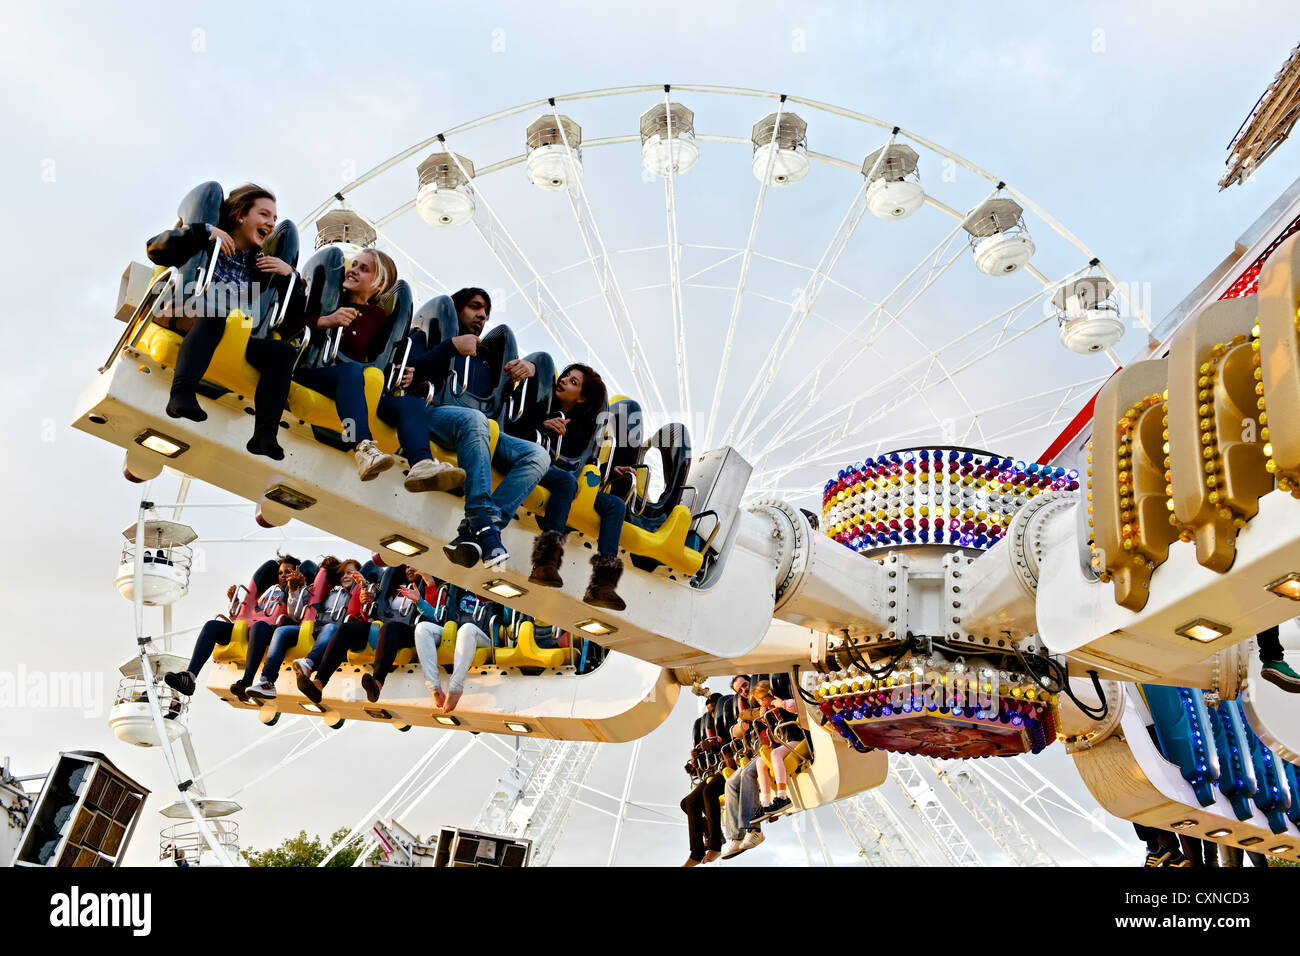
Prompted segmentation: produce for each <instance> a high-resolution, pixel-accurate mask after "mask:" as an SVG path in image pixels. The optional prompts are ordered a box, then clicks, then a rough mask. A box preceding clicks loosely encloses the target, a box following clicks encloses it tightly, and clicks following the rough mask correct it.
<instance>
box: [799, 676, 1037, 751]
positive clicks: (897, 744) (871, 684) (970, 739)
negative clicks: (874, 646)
mask: <svg viewBox="0 0 1300 956" xmlns="http://www.w3.org/2000/svg"><path fill="white" fill-rule="evenodd" d="M813 695H814V697H815V699H816V700H817V703H818V707H819V708H820V710H821V712H822V715H823V716H824V717H825V718H826V721H827V723H828V724H830V725H831V726H832V727H834V729H835V731H836V733H838V734H839V735H840V736H841V737H843V738H844V739H845V740H847V741H849V743H851V744H852V745H853V746H854V748H855V749H858V750H862V749H864V748H874V749H877V750H887V751H890V752H893V753H906V754H918V755H921V756H926V757H939V758H954V759H960V758H966V757H993V756H1006V755H1010V754H1020V753H1038V752H1039V751H1041V750H1042V749H1043V748H1045V747H1047V746H1048V745H1049V744H1051V743H1052V742H1053V741H1054V740H1056V726H1057V716H1058V714H1057V704H1056V695H1055V694H1051V693H1049V692H1047V691H1046V690H1044V689H1043V688H1042V687H1041V686H1038V685H1036V684H1035V683H1034V682H1033V681H1031V680H1027V679H1026V678H1025V677H1024V675H1022V674H1016V673H1009V672H1007V671H1003V670H999V669H996V668H992V667H983V666H982V667H972V666H967V665H965V664H963V663H960V662H952V661H948V660H947V659H945V658H943V657H940V656H938V655H935V656H931V657H907V658H904V659H903V660H902V661H901V662H900V664H899V666H898V667H897V668H896V669H895V670H894V671H893V672H892V673H891V674H890V675H889V676H887V677H885V678H883V679H880V680H876V679H872V678H869V677H867V678H864V677H855V676H850V675H848V674H843V675H839V676H833V677H832V678H831V679H828V680H826V681H824V682H823V683H822V684H821V685H820V686H819V687H817V688H816V689H815V690H814V692H813Z"/></svg>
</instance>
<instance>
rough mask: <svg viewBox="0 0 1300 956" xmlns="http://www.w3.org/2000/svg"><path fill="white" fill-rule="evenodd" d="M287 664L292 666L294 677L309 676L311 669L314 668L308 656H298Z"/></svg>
mask: <svg viewBox="0 0 1300 956" xmlns="http://www.w3.org/2000/svg"><path fill="white" fill-rule="evenodd" d="M289 666H290V667H291V668H293V674H294V676H295V677H311V674H312V671H314V670H315V669H316V665H315V664H313V663H312V662H311V658H310V657H300V658H298V659H297V660H296V661H294V662H293V663H292V664H290V665H289Z"/></svg>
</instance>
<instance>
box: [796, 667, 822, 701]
mask: <svg viewBox="0 0 1300 956" xmlns="http://www.w3.org/2000/svg"><path fill="white" fill-rule="evenodd" d="M791 677H793V678H794V680H793V681H792V683H793V684H794V689H795V693H797V694H798V695H799V699H800V700H802V701H803V702H804V703H805V704H807V705H808V706H809V707H820V706H821V702H820V701H818V700H817V698H816V697H814V696H813V695H812V694H810V693H808V692H807V691H806V690H804V689H803V684H802V683H801V682H800V681H799V665H798V664H796V665H795V666H794V670H793V671H791Z"/></svg>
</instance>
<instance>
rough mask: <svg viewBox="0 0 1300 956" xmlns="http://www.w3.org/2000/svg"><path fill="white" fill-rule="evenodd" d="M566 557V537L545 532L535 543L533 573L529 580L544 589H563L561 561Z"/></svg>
mask: <svg viewBox="0 0 1300 956" xmlns="http://www.w3.org/2000/svg"><path fill="white" fill-rule="evenodd" d="M563 557H564V535H562V534H560V532H558V531H543V532H542V533H541V534H539V535H538V536H537V539H536V540H535V541H534V542H533V573H532V574H530V575H528V580H529V581H531V582H533V584H539V585H541V586H542V587H544V588H562V587H564V581H563V579H562V578H561V577H560V559H561V558H563Z"/></svg>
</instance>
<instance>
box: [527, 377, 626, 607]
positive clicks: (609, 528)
mask: <svg viewBox="0 0 1300 956" xmlns="http://www.w3.org/2000/svg"><path fill="white" fill-rule="evenodd" d="M604 407H605V383H604V382H603V381H602V380H601V378H600V375H599V374H597V373H596V371H595V370H594V369H593V368H591V367H590V366H587V365H580V364H577V363H574V364H572V365H570V366H568V367H567V368H565V370H564V371H562V372H561V373H560V375H559V377H558V378H557V379H556V381H555V397H554V400H553V402H552V408H553V409H555V410H556V414H554V415H553V416H552V417H550V418H548V419H546V420H545V421H543V422H542V423H541V427H540V428H539V429H538V430H539V431H541V432H543V434H546V435H547V437H548V438H550V439H551V440H553V441H558V442H559V455H558V456H557V457H556V459H555V464H553V465H551V467H550V469H549V470H548V471H547V472H546V474H544V475H543V476H542V480H541V481H540V482H539V483H538V484H540V485H541V487H543V488H545V489H546V490H547V491H549V492H550V497H549V498H548V499H547V502H546V512H545V514H543V515H542V518H541V519H540V520H539V521H538V525H539V526H540V527H541V529H542V533H541V534H540V535H538V536H537V541H536V542H535V543H534V545H533V572H532V574H530V575H529V577H528V580H530V581H532V582H533V583H534V584H538V585H541V586H542V587H546V588H559V587H563V586H564V580H563V579H562V578H561V577H560V562H561V560H563V558H564V541H565V533H566V532H567V531H568V520H569V509H570V508H572V507H573V499H574V498H575V497H577V494H578V473H579V472H580V471H581V470H582V466H583V465H585V464H586V461H584V460H583V456H584V454H585V453H586V450H587V448H588V447H590V445H591V439H592V438H593V437H594V436H595V434H596V430H597V428H599V427H601V425H602V424H603V423H602V422H601V421H600V412H601V409H603V408H604ZM547 433H549V434H547ZM614 473H615V475H617V476H618V477H619V478H624V479H626V478H630V477H632V475H633V474H634V472H633V470H632V469H631V468H627V467H622V466H620V467H616V468H615V469H614ZM625 511H626V505H625V504H624V502H623V501H622V499H620V498H618V497H617V496H615V495H611V494H606V493H605V492H601V493H599V494H598V495H596V513H597V514H598V515H600V533H599V535H598V536H597V545H596V553H595V554H594V555H592V557H591V581H590V582H589V583H588V585H587V592H586V593H585V594H584V595H583V597H582V600H583V601H584V602H585V603H587V604H591V605H594V606H595V607H604V608H609V609H611V610H615V611H621V610H623V609H624V608H625V607H626V605H625V604H624V603H623V599H622V598H621V597H619V594H618V591H617V590H615V589H616V588H617V586H618V580H619V578H620V577H621V576H622V574H623V561H622V559H621V558H619V556H618V541H619V537H620V536H621V535H622V533H623V517H624V513H625Z"/></svg>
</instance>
